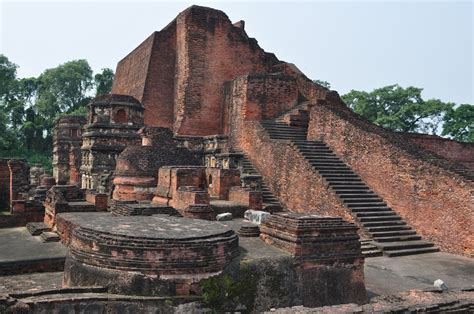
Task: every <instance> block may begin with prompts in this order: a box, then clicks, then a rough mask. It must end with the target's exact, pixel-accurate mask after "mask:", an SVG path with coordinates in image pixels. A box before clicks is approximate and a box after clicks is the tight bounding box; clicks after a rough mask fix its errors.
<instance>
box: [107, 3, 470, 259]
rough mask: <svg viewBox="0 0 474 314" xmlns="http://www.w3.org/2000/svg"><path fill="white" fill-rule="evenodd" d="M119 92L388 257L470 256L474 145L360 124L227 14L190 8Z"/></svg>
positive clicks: (146, 46)
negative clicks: (337, 220) (354, 228)
mask: <svg viewBox="0 0 474 314" xmlns="http://www.w3.org/2000/svg"><path fill="white" fill-rule="evenodd" d="M112 92H114V93H119V94H126V95H131V96H133V97H135V98H137V99H138V100H139V101H140V102H141V103H142V104H143V106H144V107H145V112H144V123H145V125H147V126H155V127H165V128H169V129H171V130H173V133H174V137H175V140H177V141H179V142H180V143H181V145H182V146H185V147H188V148H192V149H194V150H196V151H198V152H201V153H203V154H204V155H205V160H206V162H207V163H208V164H209V165H211V166H212V167H219V164H222V167H229V166H230V165H232V166H234V167H235V166H237V167H239V168H240V169H241V171H242V175H241V178H251V179H252V180H250V179H249V180H248V181H249V182H250V183H249V186H253V187H255V188H256V189H261V191H262V199H263V203H267V204H269V203H270V201H271V202H273V203H277V204H281V205H283V207H286V208H287V209H289V210H292V211H295V212H305V213H308V212H311V213H317V214H324V215H330V216H340V217H344V218H345V219H347V220H350V221H354V222H356V223H357V224H358V226H359V227H360V228H361V230H363V232H362V234H363V235H364V236H365V237H367V238H369V239H371V240H372V241H373V242H375V244H376V245H377V247H378V248H379V249H380V250H382V251H383V253H384V254H386V255H388V256H397V255H406V254H419V253H426V252H433V251H437V250H438V248H437V247H435V246H434V244H436V245H437V246H438V247H439V248H441V249H443V250H446V251H449V252H454V253H461V254H466V255H469V254H472V252H474V241H473V239H474V234H473V233H472V230H474V220H473V219H472V206H470V203H469V202H470V198H471V191H472V190H474V185H473V181H472V179H473V178H474V175H472V174H471V172H470V171H469V169H467V168H466V167H465V166H466V165H467V166H469V165H470V160H471V159H472V156H473V150H472V149H473V147H472V146H470V147H469V146H462V145H457V144H456V145H457V150H456V151H457V152H456V153H455V155H456V156H452V154H446V153H443V152H439V150H436V149H434V150H433V149H432V148H428V147H431V145H428V144H427V143H426V141H423V142H425V144H422V143H420V142H418V143H417V142H416V141H415V140H414V139H413V137H411V136H408V135H406V134H398V133H393V132H390V131H387V130H384V129H382V128H380V127H378V126H376V125H374V124H371V123H369V122H367V121H364V120H363V119H361V118H360V117H358V116H357V115H356V114H355V113H354V112H352V111H351V110H350V109H349V108H347V106H346V105H345V104H344V102H343V101H342V99H341V98H340V97H339V95H338V94H337V92H335V91H329V90H328V89H326V88H324V87H322V86H319V85H317V84H314V83H313V82H312V81H311V80H310V79H308V78H307V77H306V76H305V75H304V74H303V73H301V72H300V71H299V70H298V69H297V68H296V67H295V66H294V65H292V64H289V63H286V62H283V61H280V60H278V59H277V58H276V57H275V55H273V54H271V53H267V52H265V51H264V50H263V49H262V48H260V47H259V46H258V44H257V41H256V40H255V39H253V38H249V37H248V36H247V34H246V32H245V30H244V23H243V22H242V21H241V22H238V23H235V24H232V23H231V21H230V20H229V18H228V17H227V16H226V15H225V13H223V12H221V11H218V10H214V9H210V8H204V7H198V6H192V7H190V8H188V9H186V10H185V11H183V12H181V13H180V14H179V15H178V16H177V17H176V19H174V20H173V21H172V22H171V23H170V24H168V26H166V27H165V28H164V29H162V30H161V31H159V32H154V33H153V34H152V35H151V36H150V37H148V38H147V39H146V40H145V41H144V42H143V43H142V44H140V45H139V46H138V47H137V48H136V49H135V50H133V51H132V52H131V53H130V54H129V55H127V56H126V57H125V58H124V59H123V60H121V61H120V62H119V64H118V66H117V70H116V76H115V80H114V83H113V87H112ZM213 142H214V143H213ZM437 142H438V141H437ZM446 145H447V146H446V147H454V146H455V143H448V144H446ZM423 147H425V148H426V149H424V148H423ZM430 151H431V152H430ZM449 151H450V153H451V152H452V151H453V150H452V149H449ZM461 155H462V156H467V160H466V158H464V157H462V156H461ZM236 156H241V157H239V158H240V160H239V159H238V158H237V157H236ZM460 156H461V157H462V158H460ZM230 159H233V160H230ZM466 162H467V163H466ZM463 164H464V165H463ZM254 179H255V180H254ZM418 233H419V234H418ZM378 253H380V251H379V252H378Z"/></svg>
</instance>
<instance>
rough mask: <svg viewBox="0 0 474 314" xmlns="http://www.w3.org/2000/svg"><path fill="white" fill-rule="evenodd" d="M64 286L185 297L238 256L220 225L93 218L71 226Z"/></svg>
mask: <svg viewBox="0 0 474 314" xmlns="http://www.w3.org/2000/svg"><path fill="white" fill-rule="evenodd" d="M75 224H76V228H75V229H74V230H73V232H72V237H71V241H70V246H69V248H70V251H69V254H68V256H67V259H66V264H65V269H64V280H63V283H64V286H65V287H74V286H94V285H99V286H108V287H109V289H111V291H114V292H115V293H126V294H139V295H188V294H197V293H199V285H198V283H199V281H201V280H202V279H205V278H208V277H210V276H214V275H217V274H219V273H220V272H222V271H223V270H224V268H225V267H226V266H227V265H228V264H229V263H230V262H231V260H232V259H233V258H234V257H235V256H237V255H238V237H237V235H236V234H235V233H234V231H233V230H232V229H231V228H230V227H227V226H225V225H223V224H221V223H218V222H211V221H204V220H194V219H187V218H181V217H169V216H151V217H144V216H137V217H123V216H118V217H117V216H112V215H106V216H105V215H104V216H96V217H94V219H87V217H84V218H83V219H81V220H79V221H77V220H76V221H75Z"/></svg>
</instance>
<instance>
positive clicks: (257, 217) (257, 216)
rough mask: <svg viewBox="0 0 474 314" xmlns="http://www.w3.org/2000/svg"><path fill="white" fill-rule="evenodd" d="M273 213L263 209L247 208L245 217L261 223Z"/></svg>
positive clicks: (258, 223)
mask: <svg viewBox="0 0 474 314" xmlns="http://www.w3.org/2000/svg"><path fill="white" fill-rule="evenodd" d="M270 216H271V214H270V213H269V212H264V211H261V210H252V209H249V210H246V211H245V213H244V218H245V219H247V220H248V221H250V222H251V223H254V224H257V225H260V224H261V223H263V222H264V221H265V220H266V219H267V218H268V217H270Z"/></svg>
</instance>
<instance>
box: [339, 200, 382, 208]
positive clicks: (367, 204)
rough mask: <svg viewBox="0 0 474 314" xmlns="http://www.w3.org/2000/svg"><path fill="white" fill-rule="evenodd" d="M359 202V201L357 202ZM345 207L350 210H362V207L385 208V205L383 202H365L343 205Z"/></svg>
mask: <svg viewBox="0 0 474 314" xmlns="http://www.w3.org/2000/svg"><path fill="white" fill-rule="evenodd" d="M358 201H360V199H359V200H358ZM345 205H346V206H347V207H349V208H350V209H352V208H361V207H362V208H363V207H387V204H385V203H384V202H368V201H365V202H353V203H349V202H348V203H347V204H345Z"/></svg>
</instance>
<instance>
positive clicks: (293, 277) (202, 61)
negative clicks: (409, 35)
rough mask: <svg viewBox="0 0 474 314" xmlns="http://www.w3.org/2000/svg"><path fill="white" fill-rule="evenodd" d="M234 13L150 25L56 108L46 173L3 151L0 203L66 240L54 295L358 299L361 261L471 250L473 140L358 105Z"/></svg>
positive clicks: (259, 306)
mask: <svg viewBox="0 0 474 314" xmlns="http://www.w3.org/2000/svg"><path fill="white" fill-rule="evenodd" d="M244 25H245V23H244V22H243V21H240V22H237V23H234V24H233V23H232V22H231V21H230V20H229V18H228V17H227V16H226V15H225V14H224V13H223V12H221V11H218V10H214V9H210V8H204V7H199V6H192V7H190V8H188V9H186V10H185V11H183V12H181V13H180V14H179V15H178V16H177V18H176V19H174V20H173V21H172V22H171V23H170V24H168V25H167V26H166V27H165V28H164V29H162V30H161V31H157V32H154V33H153V34H152V35H151V36H150V37H148V38H147V39H145V41H144V42H143V43H141V44H140V45H139V46H138V47H137V48H136V49H134V50H133V51H132V52H130V54H128V55H127V56H126V57H125V58H124V59H122V60H121V61H120V62H119V63H118V65H117V70H116V77H115V80H114V82H113V88H112V94H109V95H103V96H99V97H96V98H95V99H93V100H92V101H91V103H90V104H89V105H88V110H89V111H88V117H87V120H85V119H84V118H82V117H76V116H69V117H68V116H66V117H61V118H60V119H58V120H57V122H56V127H55V130H54V150H53V166H54V170H53V174H54V178H53V177H50V176H48V175H45V174H44V171H43V172H41V169H36V168H35V169H34V171H33V168H32V170H31V173H30V172H29V170H28V165H27V164H26V163H25V162H24V161H22V160H5V159H0V205H1V206H3V207H8V208H11V209H12V211H13V212H15V211H17V212H21V211H23V212H28V211H30V210H31V211H35V212H37V213H40V215H41V219H40V220H41V221H42V223H36V224H35V223H33V224H29V225H28V230H29V231H30V232H31V233H32V234H34V235H38V234H42V235H41V236H42V239H43V240H44V241H46V242H47V241H53V240H60V241H61V242H62V243H63V244H64V245H65V246H66V247H67V248H68V254H67V257H66V260H65V266H64V274H63V288H64V289H65V290H64V291H69V290H68V289H72V290H71V291H78V292H77V293H78V294H81V293H82V292H84V293H93V295H95V294H94V293H97V295H96V299H94V300H95V301H90V300H89V301H87V302H90V304H94V305H97V306H98V307H99V308H102V307H107V306H110V307H114V306H116V304H115V303H114V304H113V305H112V303H113V302H112V301H110V300H112V299H113V297H111V298H110V299H108V300H109V301H103V299H101V298H102V296H100V295H98V294H99V291H100V293H103V294H108V295H109V296H111V295H112V296H115V295H116V294H120V295H122V298H123V299H122V300H125V299H126V300H127V301H123V302H130V303H129V306H130V308H134V309H137V308H139V307H140V304H142V305H143V306H145V304H146V306H149V307H147V308H148V309H152V310H153V311H155V310H164V309H166V310H169V309H170V306H171V305H169V304H165V303H163V302H161V301H157V300H158V298H161V297H166V298H167V299H166V300H172V301H170V302H171V303H172V306H178V305H177V304H179V303H180V302H183V303H185V302H184V301H183V300H186V302H188V303H189V302H191V301H194V300H198V301H202V295H203V294H205V291H207V290H206V289H209V287H210V286H211V287H213V284H214V285H217V286H219V284H220V285H222V283H223V282H227V283H229V282H232V283H234V284H235V285H236V286H237V287H244V288H243V290H244V291H240V294H239V295H238V296H237V298H238V302H237V301H236V302H237V303H236V304H234V306H235V307H234V308H229V307H228V308H226V309H225V310H227V311H233V310H239V311H241V310H243V311H244V312H245V311H250V312H252V311H253V312H259V311H266V310H269V309H270V308H277V307H290V306H298V305H299V306H308V307H316V306H325V305H335V304H342V303H352V304H351V305H350V306H352V307H354V308H355V307H357V306H359V305H362V304H364V303H366V301H367V291H366V288H365V279H364V258H366V257H371V256H378V255H382V254H383V255H385V256H390V257H395V256H401V255H411V254H422V253H430V252H437V251H439V250H442V251H446V252H451V253H456V254H461V255H469V254H473V253H474V238H473V233H472V230H474V222H473V209H472V204H470V199H471V195H472V192H473V190H474V188H473V175H472V170H473V168H472V162H473V154H474V150H473V146H472V145H470V144H461V143H457V142H455V141H451V140H442V139H439V138H436V137H431V136H424V135H413V134H400V133H393V132H390V131H387V130H384V129H382V128H380V127H378V126H376V125H373V124H371V123H369V122H367V121H365V120H363V119H361V118H359V117H358V116H357V115H356V114H354V113H353V112H352V111H351V110H350V109H348V108H347V107H346V106H345V104H344V103H343V102H342V100H341V99H340V97H339V95H338V94H337V92H335V91H330V90H328V89H326V88H324V87H322V86H319V85H317V84H315V83H313V82H312V81H311V80H309V79H308V78H307V77H306V76H305V75H304V74H303V73H301V72H300V71H299V70H298V68H297V67H296V66H295V65H293V64H290V63H287V62H284V61H280V60H278V59H277V57H276V56H275V55H274V54H272V53H268V52H265V51H264V50H263V49H262V48H260V47H259V45H258V43H257V41H256V40H255V39H254V38H250V37H249V36H248V35H247V33H246V31H245V29H244ZM30 180H31V182H30ZM35 206H37V207H35ZM38 206H39V207H38ZM34 208H36V210H34ZM244 213H246V214H244ZM244 215H245V217H247V220H244ZM214 220H220V221H219V222H216V221H214ZM28 221H35V222H38V219H37V218H35V219H29V220H28V219H27V218H25V219H24V221H23V222H24V223H26V222H28ZM0 222H1V221H0ZM54 235H57V239H56V238H55V237H54ZM92 286H94V287H95V288H91V287H92ZM74 289H77V290H74ZM91 289H92V290H91ZM94 289H99V290H94ZM100 289H102V290H100ZM81 291H82V292H81ZM94 291H95V292H94ZM207 293H209V291H207ZM213 293H217V292H216V291H213ZM463 295H464V294H463ZM177 296H178V297H179V298H174V297H177ZM81 297H82V296H81ZM127 298H130V299H127ZM136 298H141V299H140V300H141V301H140V300H139V301H137V300H138V299H136ZM147 298H151V299H147ZM153 298H154V299H153ZM194 298H196V299H194ZM61 300H62V301H61ZM61 300H59V301H50V302H51V303H50V305H51V309H59V308H62V309H65V310H70V309H71V308H72V307H73V305H72V304H73V303H68V302H72V301H71V299H70V298H69V299H68V297H66V298H63V299H61ZM145 300H146V301H145ZM150 300H151V301H150ZM25 302H27V301H25ZM153 302H154V303H153ZM160 302H161V303H160ZM440 302H441V301H440ZM137 304H138V305H137ZM1 306H2V303H1V300H0V309H1ZM28 306H30V309H39V308H41V306H43V305H41V306H39V305H37V304H29V305H28ZM136 306H138V307H136ZM193 306H194V305H193ZM238 306H241V307H243V308H241V309H238ZM374 308H377V307H376V306H374ZM174 309H176V308H174ZM190 309H191V310H193V309H195V308H192V307H191V308H190ZM188 310H189V309H188ZM221 310H222V309H221Z"/></svg>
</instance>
